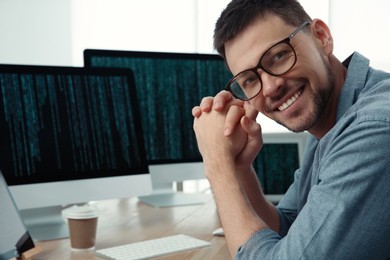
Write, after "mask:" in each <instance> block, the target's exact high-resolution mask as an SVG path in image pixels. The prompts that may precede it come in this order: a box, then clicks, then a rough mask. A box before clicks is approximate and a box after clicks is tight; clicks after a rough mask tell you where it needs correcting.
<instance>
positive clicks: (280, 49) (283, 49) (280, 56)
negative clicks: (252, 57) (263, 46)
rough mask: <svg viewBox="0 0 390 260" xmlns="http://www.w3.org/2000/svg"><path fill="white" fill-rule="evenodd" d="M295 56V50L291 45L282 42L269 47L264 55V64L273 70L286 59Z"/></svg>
mask: <svg viewBox="0 0 390 260" xmlns="http://www.w3.org/2000/svg"><path fill="white" fill-rule="evenodd" d="M293 57H294V53H293V50H292V49H291V47H290V45H288V44H285V43H280V44H277V45H275V46H274V47H272V48H271V49H269V50H268V51H267V52H266V53H265V54H264V56H263V59H262V65H263V66H264V67H266V68H268V69H270V70H271V71H272V70H273V69H274V68H275V67H276V68H277V67H278V66H281V65H282V64H283V63H285V62H286V61H289V60H290V59H291V58H293Z"/></svg>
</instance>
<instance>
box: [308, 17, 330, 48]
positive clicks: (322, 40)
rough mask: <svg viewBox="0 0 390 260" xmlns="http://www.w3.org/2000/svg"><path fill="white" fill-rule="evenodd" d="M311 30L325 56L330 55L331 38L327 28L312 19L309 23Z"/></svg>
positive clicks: (319, 21)
mask: <svg viewBox="0 0 390 260" xmlns="http://www.w3.org/2000/svg"><path fill="white" fill-rule="evenodd" d="M311 29H312V32H313V35H314V37H315V38H316V40H317V42H318V44H319V47H320V48H322V49H323V50H324V52H325V53H326V54H331V53H332V52H333V37H332V34H331V33H330V29H329V27H328V26H327V25H326V24H325V23H324V22H323V21H322V20H320V19H314V20H313V21H312V23H311Z"/></svg>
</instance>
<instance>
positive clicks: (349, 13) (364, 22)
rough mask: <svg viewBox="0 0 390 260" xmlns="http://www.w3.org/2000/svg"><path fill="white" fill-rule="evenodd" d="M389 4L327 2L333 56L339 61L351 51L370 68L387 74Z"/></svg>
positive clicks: (383, 1)
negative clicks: (363, 58)
mask: <svg viewBox="0 0 390 260" xmlns="http://www.w3.org/2000/svg"><path fill="white" fill-rule="evenodd" d="M389 10H390V1H386V0H370V1H367V0H342V1H340V0H330V27H331V29H332V33H333V37H334V39H335V54H336V56H337V57H339V58H340V59H341V60H344V59H345V58H347V57H348V56H349V55H350V54H351V53H352V52H353V51H358V52H360V53H361V54H363V55H365V56H366V57H368V58H369V59H370V61H371V65H372V66H374V67H376V68H381V69H384V70H387V71H390V52H389V51H387V50H388V49H389V43H390V30H389V28H390V15H389Z"/></svg>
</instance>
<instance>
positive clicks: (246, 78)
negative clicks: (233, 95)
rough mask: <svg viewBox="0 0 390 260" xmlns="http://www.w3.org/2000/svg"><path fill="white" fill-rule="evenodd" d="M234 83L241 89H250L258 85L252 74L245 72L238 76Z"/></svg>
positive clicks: (254, 75)
mask: <svg viewBox="0 0 390 260" xmlns="http://www.w3.org/2000/svg"><path fill="white" fill-rule="evenodd" d="M236 81H237V83H238V84H239V85H240V87H241V88H242V89H250V88H253V87H255V86H256V85H257V84H258V82H259V78H258V77H257V75H256V74H255V73H254V72H252V71H246V72H243V73H241V74H240V75H238V76H237V79H236Z"/></svg>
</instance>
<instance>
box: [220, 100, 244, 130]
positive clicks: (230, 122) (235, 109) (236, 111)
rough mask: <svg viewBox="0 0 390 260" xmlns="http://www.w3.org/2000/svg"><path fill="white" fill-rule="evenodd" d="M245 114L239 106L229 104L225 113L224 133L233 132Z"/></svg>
mask: <svg viewBox="0 0 390 260" xmlns="http://www.w3.org/2000/svg"><path fill="white" fill-rule="evenodd" d="M244 115H245V110H244V108H243V107H240V106H231V107H230V108H229V110H228V112H227V114H226V119H225V125H224V135H225V136H228V135H230V134H232V133H233V132H234V129H235V128H236V126H237V125H238V124H239V123H240V120H241V118H242V117H243V116H244Z"/></svg>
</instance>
